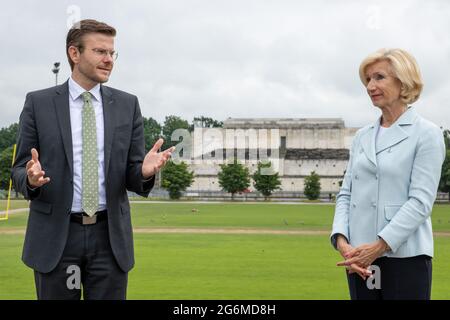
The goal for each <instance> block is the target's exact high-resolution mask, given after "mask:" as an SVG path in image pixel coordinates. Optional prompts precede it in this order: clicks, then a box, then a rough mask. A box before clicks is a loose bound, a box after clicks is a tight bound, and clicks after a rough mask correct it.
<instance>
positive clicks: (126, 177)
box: [12, 82, 154, 273]
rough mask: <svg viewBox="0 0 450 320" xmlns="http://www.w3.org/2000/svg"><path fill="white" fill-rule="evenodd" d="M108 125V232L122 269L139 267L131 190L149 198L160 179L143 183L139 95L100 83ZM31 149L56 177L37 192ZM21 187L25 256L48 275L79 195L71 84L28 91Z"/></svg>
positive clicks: (19, 162)
mask: <svg viewBox="0 0 450 320" xmlns="http://www.w3.org/2000/svg"><path fill="white" fill-rule="evenodd" d="M101 93H102V99H103V114H104V123H105V142H104V143H105V183H106V205H107V210H108V226H109V238H110V242H111V247H112V251H113V253H114V256H115V258H116V260H117V263H118V264H119V266H120V268H121V269H122V270H123V271H125V272H127V271H129V270H130V269H131V268H132V267H133V265H134V251H133V234H132V227H131V218H130V205H129V201H128V196H127V190H130V191H133V192H136V193H137V194H139V195H142V196H148V194H149V192H150V190H151V189H152V187H153V184H154V177H152V179H150V180H148V181H144V180H143V177H142V173H141V168H142V162H143V159H144V157H145V147H144V129H143V120H142V116H141V111H140V108H139V103H138V99H137V97H136V96H133V95H131V94H128V93H126V92H123V91H119V90H116V89H113V88H109V87H106V86H103V85H102V86H101ZM31 148H36V149H37V150H38V152H39V160H40V162H41V165H42V168H43V170H44V171H45V173H46V176H48V177H50V182H49V183H48V184H46V185H44V186H42V187H41V188H38V189H37V190H35V191H31V190H30V189H29V188H28V187H27V174H26V169H25V166H26V163H27V162H28V161H29V160H30V159H31ZM12 179H13V183H14V187H15V189H16V190H17V191H19V192H21V193H22V194H23V195H24V196H25V198H26V199H29V200H31V202H30V215H29V218H28V225H27V231H26V235H25V243H24V248H23V255H22V260H23V261H24V263H25V264H26V265H28V266H29V267H31V268H33V269H34V270H36V271H39V272H43V273H47V272H50V271H51V270H53V269H54V268H55V267H56V265H57V264H58V262H59V260H60V258H61V256H62V253H63V250H64V247H65V245H66V241H67V236H68V231H69V222H70V212H71V207H72V198H73V151H72V133H71V126H70V111H69V89H68V83H67V82H65V83H64V84H62V85H60V86H56V87H53V88H49V89H44V90H40V91H36V92H31V93H28V94H27V97H26V100H25V106H24V108H23V111H22V113H21V115H20V122H19V133H18V141H17V155H16V159H15V163H14V166H13V169H12Z"/></svg>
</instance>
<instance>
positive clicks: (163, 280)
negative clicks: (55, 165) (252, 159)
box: [0, 202, 450, 299]
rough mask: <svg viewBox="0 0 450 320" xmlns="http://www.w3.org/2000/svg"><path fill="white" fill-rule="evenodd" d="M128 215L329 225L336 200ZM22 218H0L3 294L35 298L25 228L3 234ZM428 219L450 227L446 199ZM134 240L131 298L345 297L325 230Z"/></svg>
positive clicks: (445, 294)
mask: <svg viewBox="0 0 450 320" xmlns="http://www.w3.org/2000/svg"><path fill="white" fill-rule="evenodd" d="M0 204H1V203H0ZM24 205H25V206H26V202H24V203H22V207H23V206H24ZM18 207H20V204H19V203H17V204H15V207H14V208H18ZM0 208H1V207H0ZM192 209H195V210H194V211H195V212H193V211H192ZM0 211H1V210H0ZM132 217H133V225H134V227H135V228H144V227H145V228H202V229H209V230H211V229H234V228H240V229H246V228H250V229H256V230H262V229H264V230H267V229H271V230H323V231H329V229H330V226H331V223H332V219H333V206H328V205H288V204H231V203H229V204H219V203H216V204H197V203H151V202H150V203H145V204H141V203H136V204H133V205H132ZM26 219H27V213H15V214H12V215H11V216H10V219H9V220H7V221H1V222H0V254H1V258H0V299H35V293H34V280H33V274H32V271H31V270H30V269H28V268H27V267H25V266H24V265H23V263H22V262H21V261H20V256H21V251H22V243H23V235H20V234H4V233H3V234H2V230H3V231H5V230H7V229H8V230H11V229H15V230H23V229H24V227H25V224H26ZM433 223H434V229H435V231H440V232H450V206H448V205H437V206H435V208H434V210H433ZM134 239H135V251H136V252H135V256H136V267H135V268H134V269H133V270H132V271H131V272H130V275H129V287H128V298H129V299H348V290H347V285H346V280H345V274H344V271H343V269H340V268H338V267H336V266H335V264H336V262H337V261H339V260H341V259H340V257H339V255H338V253H337V252H335V251H334V250H333V249H332V248H331V246H330V244H329V239H328V236H327V235H286V234H277V235H272V234H200V233H186V234H177V233H175V234H165V233H147V234H146V233H137V234H135V237H134ZM435 253H436V255H435V258H434V260H433V291H432V298H433V299H450V274H449V273H448V270H449V268H450V237H447V236H437V237H435Z"/></svg>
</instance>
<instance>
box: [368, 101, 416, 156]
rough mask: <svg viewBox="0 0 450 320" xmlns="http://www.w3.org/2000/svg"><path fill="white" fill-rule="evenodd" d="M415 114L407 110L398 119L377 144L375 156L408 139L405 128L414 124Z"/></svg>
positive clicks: (410, 109) (411, 110)
mask: <svg viewBox="0 0 450 320" xmlns="http://www.w3.org/2000/svg"><path fill="white" fill-rule="evenodd" d="M415 118H416V113H415V112H414V110H413V109H412V108H409V109H408V110H407V111H406V112H405V113H403V114H402V115H401V116H400V118H398V120H397V121H396V122H395V123H394V124H393V125H392V126H391V127H390V128H389V130H387V131H386V133H384V134H383V135H382V136H381V138H380V141H379V143H378V144H377V148H376V154H378V153H380V152H383V151H384V150H386V149H388V148H390V147H392V146H394V145H396V144H398V143H400V142H402V141H403V140H405V139H407V138H408V137H409V132H408V131H409V130H407V128H408V127H409V126H411V125H412V124H413V123H414V120H415Z"/></svg>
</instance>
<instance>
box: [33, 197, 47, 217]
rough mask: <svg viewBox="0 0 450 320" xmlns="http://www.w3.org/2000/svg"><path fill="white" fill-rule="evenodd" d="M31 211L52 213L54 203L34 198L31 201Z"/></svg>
mask: <svg viewBox="0 0 450 320" xmlns="http://www.w3.org/2000/svg"><path fill="white" fill-rule="evenodd" d="M30 212H38V213H42V214H51V213H52V204H51V203H48V202H44V201H41V200H33V201H31V203H30Z"/></svg>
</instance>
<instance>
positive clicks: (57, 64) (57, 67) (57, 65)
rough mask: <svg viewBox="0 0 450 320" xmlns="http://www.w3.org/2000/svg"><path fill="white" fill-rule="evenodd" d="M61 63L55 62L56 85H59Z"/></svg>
mask: <svg viewBox="0 0 450 320" xmlns="http://www.w3.org/2000/svg"><path fill="white" fill-rule="evenodd" d="M59 65H60V63H59V62H55V63H54V64H53V69H52V71H53V73H54V74H55V85H56V86H57V85H58V72H59Z"/></svg>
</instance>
